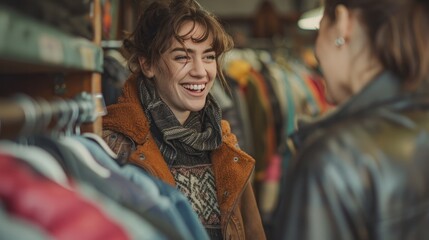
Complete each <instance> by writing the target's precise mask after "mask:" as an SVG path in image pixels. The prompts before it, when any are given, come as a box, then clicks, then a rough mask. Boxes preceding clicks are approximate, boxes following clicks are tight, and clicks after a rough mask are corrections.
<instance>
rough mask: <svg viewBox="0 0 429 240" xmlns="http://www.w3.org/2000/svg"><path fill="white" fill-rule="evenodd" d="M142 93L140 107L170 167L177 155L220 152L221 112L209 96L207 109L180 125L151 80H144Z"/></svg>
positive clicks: (192, 115)
mask: <svg viewBox="0 0 429 240" xmlns="http://www.w3.org/2000/svg"><path fill="white" fill-rule="evenodd" d="M139 90H140V101H141V104H142V106H143V109H144V111H145V113H146V116H148V118H149V121H150V124H151V132H152V134H154V135H155V139H158V141H159V142H158V141H157V143H158V146H159V148H160V151H161V153H162V155H163V156H164V158H165V160H166V161H167V163H168V165H169V166H170V167H171V166H172V165H173V162H174V160H175V159H176V158H177V156H178V152H180V153H181V154H180V155H182V154H187V155H192V156H194V157H204V154H207V151H212V150H214V149H216V148H218V147H219V146H220V144H221V143H222V132H221V126H220V122H221V119H222V115H221V114H222V111H221V109H220V107H219V106H218V104H217V103H216V101H215V100H214V98H213V97H212V96H211V95H210V94H209V95H208V96H207V101H206V104H205V106H204V108H203V109H202V110H201V111H199V112H191V114H190V115H189V117H188V119H187V120H186V121H185V123H184V124H183V125H181V124H180V122H179V121H178V120H177V118H176V117H175V115H174V114H173V112H172V111H171V110H170V108H169V107H168V106H167V104H165V103H164V102H163V101H162V99H161V98H160V97H159V95H158V92H157V90H156V88H155V85H154V83H153V82H152V81H151V80H148V79H144V78H142V79H141V80H140V83H139ZM154 132H155V133H154ZM156 132H158V133H159V134H156ZM159 138H161V139H159Z"/></svg>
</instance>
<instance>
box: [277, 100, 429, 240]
mask: <svg viewBox="0 0 429 240" xmlns="http://www.w3.org/2000/svg"><path fill="white" fill-rule="evenodd" d="M315 124H316V125H313V126H308V127H309V128H308V129H311V130H312V131H311V133H310V132H308V129H307V130H304V132H305V134H304V133H301V135H299V134H297V135H295V137H297V138H300V139H299V141H298V142H299V144H298V145H299V150H298V155H297V156H296V158H294V160H293V162H292V163H291V165H290V167H289V169H288V174H287V177H286V181H285V182H286V184H285V186H284V188H283V189H282V191H285V196H287V197H285V198H284V199H282V200H283V201H282V202H281V205H279V206H280V207H279V208H278V211H279V213H278V215H277V216H276V226H275V227H274V231H273V236H274V239H300V240H306V239H320V240H325V239H326V240H328V239H342V240H344V239H346V240H347V239H389V240H396V239H397V240H399V239H424V238H425V236H426V235H427V234H429V231H428V230H427V229H428V228H427V227H426V223H427V215H428V213H429V210H428V209H427V207H426V206H427V203H429V175H428V174H427V169H429V161H427V159H428V157H429V97H428V95H427V94H426V95H424V94H423V95H409V96H399V97H394V98H393V99H390V100H388V101H384V102H383V103H380V104H378V105H370V106H368V107H365V108H361V109H359V110H357V111H353V112H349V113H347V114H345V115H341V116H340V117H337V118H332V119H330V120H327V121H324V122H323V123H315ZM306 131H307V132H306ZM303 136H305V137H303Z"/></svg>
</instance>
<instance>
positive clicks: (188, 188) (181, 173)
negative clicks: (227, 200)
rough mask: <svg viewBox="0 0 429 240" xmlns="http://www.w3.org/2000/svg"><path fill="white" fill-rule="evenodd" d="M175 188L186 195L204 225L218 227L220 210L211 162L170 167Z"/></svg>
mask: <svg viewBox="0 0 429 240" xmlns="http://www.w3.org/2000/svg"><path fill="white" fill-rule="evenodd" d="M171 172H172V173H173V176H174V178H175V180H176V183H177V188H178V189H180V191H181V192H182V193H183V194H184V195H185V196H187V197H188V199H189V200H190V201H191V205H192V207H193V208H194V210H195V211H196V212H197V214H198V216H199V217H200V220H201V222H202V223H203V225H204V226H206V227H212V228H213V227H220V215H219V213H220V210H219V205H218V203H217V199H216V184H215V179H214V176H213V171H212V168H211V164H204V165H197V166H191V167H188V166H177V167H176V166H175V167H173V168H172V169H171Z"/></svg>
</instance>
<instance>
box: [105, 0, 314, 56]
mask: <svg viewBox="0 0 429 240" xmlns="http://www.w3.org/2000/svg"><path fill="white" fill-rule="evenodd" d="M144 2H145V1H144V0H140V1H139V0H103V1H102V4H103V13H104V19H103V26H104V28H103V40H105V41H104V45H105V46H118V45H120V43H118V42H116V43H115V42H113V41H115V40H120V39H122V38H123V37H124V34H125V33H126V32H129V31H131V30H132V29H133V27H134V24H135V22H136V19H137V16H138V14H139V9H140V5H141V4H142V3H144ZM198 2H199V3H200V4H201V5H202V6H203V7H204V8H206V9H207V10H209V11H210V12H212V13H214V14H215V15H216V16H217V17H218V18H219V19H220V20H221V22H222V24H223V25H224V26H225V28H226V30H227V31H228V32H229V33H230V34H231V35H232V36H233V38H234V42H235V46H236V47H237V48H253V49H263V50H268V51H275V50H279V49H280V50H283V51H285V53H286V54H292V55H293V56H294V57H300V56H302V54H304V55H306V56H304V58H305V57H308V55H309V53H308V51H309V50H311V49H312V48H313V45H314V40H315V36H316V31H315V29H314V28H313V29H302V28H300V27H299V26H298V21H299V20H300V18H302V16H303V14H305V13H306V12H309V11H311V10H313V9H317V8H318V7H320V5H321V3H320V0H216V1H212V0H199V1H198ZM108 40H110V41H111V42H110V43H109V42H107V41H108ZM308 60H310V59H308ZM310 61H311V60H310ZM311 64H315V63H314V62H312V63H311Z"/></svg>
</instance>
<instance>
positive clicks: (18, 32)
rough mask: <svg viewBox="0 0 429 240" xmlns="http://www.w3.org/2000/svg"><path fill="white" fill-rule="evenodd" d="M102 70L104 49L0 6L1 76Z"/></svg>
mask: <svg viewBox="0 0 429 240" xmlns="http://www.w3.org/2000/svg"><path fill="white" fill-rule="evenodd" d="M102 68H103V52H102V49H101V47H100V46H97V45H96V44H94V43H93V42H91V41H90V40H88V39H85V38H82V37H77V36H71V35H69V34H67V33H64V32H62V31H61V30H59V29H56V28H54V27H51V26H49V25H46V24H44V23H41V22H39V21H37V20H36V19H33V18H30V17H27V16H25V15H22V14H20V13H18V12H16V11H14V10H12V9H10V8H7V7H5V6H2V5H1V4H0V73H6V74H8V73H19V72H37V71H40V70H41V69H42V70H43V71H44V72H46V70H48V71H49V70H51V71H90V72H102Z"/></svg>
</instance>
